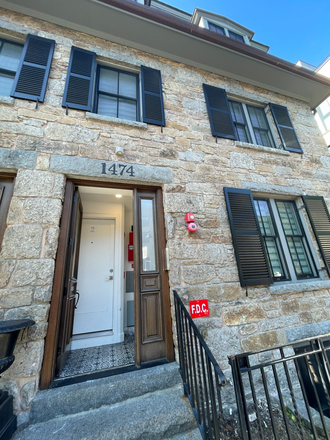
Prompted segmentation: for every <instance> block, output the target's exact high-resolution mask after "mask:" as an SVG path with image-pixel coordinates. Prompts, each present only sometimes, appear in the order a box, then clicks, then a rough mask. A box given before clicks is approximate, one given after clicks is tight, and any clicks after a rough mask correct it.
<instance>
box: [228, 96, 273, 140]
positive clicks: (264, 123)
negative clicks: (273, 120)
mask: <svg viewBox="0 0 330 440" xmlns="http://www.w3.org/2000/svg"><path fill="white" fill-rule="evenodd" d="M229 107H230V111H231V116H232V119H233V122H234V125H235V130H236V136H237V138H238V140H239V141H241V142H248V143H252V144H256V145H263V146H265V147H270V148H275V144H274V139H273V136H272V133H271V131H270V126H269V123H268V120H267V118H266V114H265V111H264V109H263V108H260V107H255V106H253V105H246V104H242V103H241V102H236V101H229Z"/></svg>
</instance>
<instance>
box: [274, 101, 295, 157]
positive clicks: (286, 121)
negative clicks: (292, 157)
mask: <svg viewBox="0 0 330 440" xmlns="http://www.w3.org/2000/svg"><path fill="white" fill-rule="evenodd" d="M269 108H270V110H271V112H272V115H273V118H274V120H275V123H276V127H277V130H278V133H279V135H280V138H281V141H282V144H283V147H284V149H285V150H288V151H293V152H294V153H303V150H302V148H301V145H300V142H299V139H298V136H297V133H296V131H295V129H294V127H293V124H292V121H291V118H290V115H289V112H288V109H287V108H286V107H283V106H282V105H277V104H272V103H269Z"/></svg>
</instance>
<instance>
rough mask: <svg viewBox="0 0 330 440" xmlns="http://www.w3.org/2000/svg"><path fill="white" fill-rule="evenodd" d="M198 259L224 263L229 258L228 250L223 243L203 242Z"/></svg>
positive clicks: (208, 262)
mask: <svg viewBox="0 0 330 440" xmlns="http://www.w3.org/2000/svg"><path fill="white" fill-rule="evenodd" d="M198 259H199V261H200V262H202V263H204V264H219V265H220V264H223V263H224V262H225V261H226V259H227V250H226V248H225V246H224V245H223V244H218V243H217V244H215V243H214V244H201V245H200V246H199V248H198Z"/></svg>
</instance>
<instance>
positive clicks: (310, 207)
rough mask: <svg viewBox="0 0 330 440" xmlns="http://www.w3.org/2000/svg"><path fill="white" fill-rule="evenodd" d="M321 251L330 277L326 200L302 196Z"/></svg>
mask: <svg viewBox="0 0 330 440" xmlns="http://www.w3.org/2000/svg"><path fill="white" fill-rule="evenodd" d="M302 199H303V202H304V205H305V207H306V211H307V214H308V217H309V220H310V222H311V225H312V228H313V231H314V234H315V237H316V240H317V243H318V245H319V249H320V252H321V255H322V258H323V260H324V263H325V266H326V269H327V272H328V275H329V276H330V216H329V211H328V208H327V205H326V204H325V201H324V198H323V197H321V196H302Z"/></svg>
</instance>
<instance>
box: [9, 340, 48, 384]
mask: <svg viewBox="0 0 330 440" xmlns="http://www.w3.org/2000/svg"><path fill="white" fill-rule="evenodd" d="M43 347H44V341H33V342H26V343H24V344H16V347H15V350H14V356H15V362H14V363H13V365H12V366H11V367H10V368H9V369H8V370H7V371H5V372H4V373H3V377H4V378H5V379H11V378H15V377H31V376H35V375H36V374H37V373H38V372H39V371H40V369H41V363H42V356H43Z"/></svg>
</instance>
